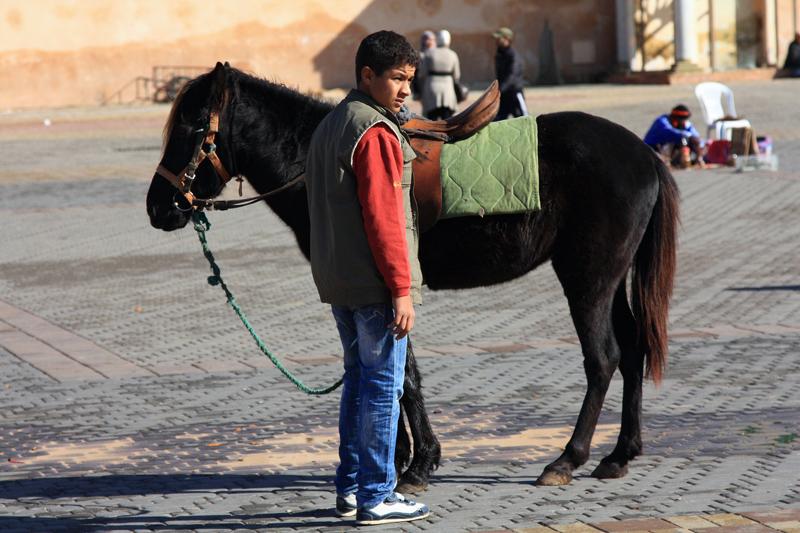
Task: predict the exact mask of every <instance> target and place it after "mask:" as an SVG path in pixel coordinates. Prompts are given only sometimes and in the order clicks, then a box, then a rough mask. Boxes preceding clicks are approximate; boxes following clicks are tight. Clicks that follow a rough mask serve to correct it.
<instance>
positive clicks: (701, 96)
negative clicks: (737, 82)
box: [694, 81, 750, 140]
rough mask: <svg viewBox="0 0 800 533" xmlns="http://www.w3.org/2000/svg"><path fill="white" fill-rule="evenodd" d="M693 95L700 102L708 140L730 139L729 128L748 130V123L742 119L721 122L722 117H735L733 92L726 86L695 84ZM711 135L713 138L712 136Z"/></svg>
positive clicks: (709, 83)
mask: <svg viewBox="0 0 800 533" xmlns="http://www.w3.org/2000/svg"><path fill="white" fill-rule="evenodd" d="M694 95H695V96H696V97H697V101H698V102H700V110H701V111H702V112H703V120H705V122H706V127H707V128H708V129H707V131H706V135H707V136H708V138H709V139H727V140H730V139H731V128H749V127H750V121H749V120H747V119H744V118H740V119H735V120H721V119H722V118H723V117H735V116H736V106H734V104H733V91H731V89H730V87H728V86H727V85H723V84H721V83H717V82H715V81H705V82H703V83H699V84H697V87H695V88H694ZM712 134H713V136H712Z"/></svg>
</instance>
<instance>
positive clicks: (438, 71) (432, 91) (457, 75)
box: [418, 30, 461, 120]
mask: <svg viewBox="0 0 800 533" xmlns="http://www.w3.org/2000/svg"><path fill="white" fill-rule="evenodd" d="M436 45H437V46H436V48H432V49H430V50H428V51H427V52H426V53H425V56H424V57H423V58H422V60H421V65H420V68H419V73H418V77H419V84H420V86H421V87H422V114H423V115H425V117H427V118H429V119H431V120H439V119H446V118H450V117H452V116H453V114H454V113H455V112H456V109H457V107H458V97H457V96H456V90H455V84H456V83H460V81H461V64H460V62H459V60H458V54H456V53H455V52H454V51H453V50H451V49H450V32H449V31H447V30H440V31H438V32H436Z"/></svg>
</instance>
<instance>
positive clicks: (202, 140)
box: [156, 111, 242, 206]
mask: <svg viewBox="0 0 800 533" xmlns="http://www.w3.org/2000/svg"><path fill="white" fill-rule="evenodd" d="M217 133H219V112H218V111H211V113H210V114H209V117H208V128H207V129H205V130H204V129H203V128H200V129H197V130H195V136H196V140H195V146H194V153H193V154H192V159H191V161H189V163H188V164H187V165H186V166H185V167H183V170H181V171H180V172H179V173H178V174H177V175H176V174H175V173H173V172H172V171H171V170H170V169H168V168H167V167H165V166H164V165H162V164H159V165H158V168H156V174H158V175H159V176H161V177H163V178H165V179H166V180H167V181H169V182H170V183H171V184H172V185H173V186H174V187H175V188H176V189H178V190H179V191H180V192H181V194H183V196H184V197H185V198H186V200H187V201H188V202H189V204H190V205H192V206H194V200H195V196H194V194H192V183H193V182H194V179H195V173H196V171H197V167H199V166H200V165H201V164H202V163H203V161H205V160H206V159H208V160H209V161H210V162H211V164H212V165H213V167H214V170H215V171H216V172H217V176H219V178H220V179H221V180H222V186H225V185H226V184H227V183H228V182H229V181H231V175H230V173H229V172H228V171H227V170H226V169H225V165H223V164H222V160H220V158H219V156H218V155H217V145H216V144H214V140H215V139H216V136H217ZM204 144H207V145H208V146H209V150H208V152H206V151H205V150H203V145H204ZM236 179H237V180H239V181H240V182H241V180H242V177H241V176H237V177H236Z"/></svg>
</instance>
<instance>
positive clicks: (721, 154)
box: [705, 140, 731, 165]
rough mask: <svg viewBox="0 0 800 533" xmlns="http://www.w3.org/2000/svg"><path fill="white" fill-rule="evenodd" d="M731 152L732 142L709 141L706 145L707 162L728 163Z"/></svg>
mask: <svg viewBox="0 0 800 533" xmlns="http://www.w3.org/2000/svg"><path fill="white" fill-rule="evenodd" d="M730 153H731V142H730V141H727V140H716V141H708V145H706V156H705V160H706V163H714V164H717V165H727V164H728V157H729V155H730Z"/></svg>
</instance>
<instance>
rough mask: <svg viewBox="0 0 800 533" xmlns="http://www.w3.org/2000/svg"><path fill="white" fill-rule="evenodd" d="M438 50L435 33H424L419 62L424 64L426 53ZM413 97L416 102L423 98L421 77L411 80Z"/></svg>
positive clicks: (429, 31) (426, 31)
mask: <svg viewBox="0 0 800 533" xmlns="http://www.w3.org/2000/svg"><path fill="white" fill-rule="evenodd" d="M434 48H436V34H435V33H433V32H432V31H431V30H425V31H423V32H422V35H421V36H420V38H419V61H420V63H422V62H423V60H424V58H425V53H426V52H427V51H428V50H433V49H434ZM411 95H412V96H413V97H414V100H419V99H420V97H421V96H422V88H421V87H420V84H419V76H414V79H413V80H411Z"/></svg>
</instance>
